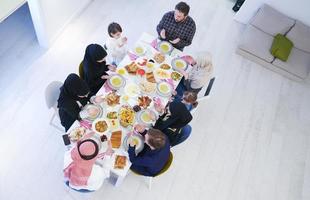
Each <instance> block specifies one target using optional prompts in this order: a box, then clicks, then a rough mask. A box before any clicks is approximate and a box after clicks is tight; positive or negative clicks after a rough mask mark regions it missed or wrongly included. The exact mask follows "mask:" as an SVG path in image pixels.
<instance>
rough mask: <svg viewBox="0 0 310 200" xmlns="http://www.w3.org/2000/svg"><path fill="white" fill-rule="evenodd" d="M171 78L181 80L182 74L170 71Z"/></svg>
mask: <svg viewBox="0 0 310 200" xmlns="http://www.w3.org/2000/svg"><path fill="white" fill-rule="evenodd" d="M171 78H172V79H173V80H174V81H179V80H181V78H182V74H180V73H179V72H175V71H174V72H171Z"/></svg>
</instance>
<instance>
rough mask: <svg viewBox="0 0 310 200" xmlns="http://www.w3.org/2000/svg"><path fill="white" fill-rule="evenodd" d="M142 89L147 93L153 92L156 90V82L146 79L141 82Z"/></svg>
mask: <svg viewBox="0 0 310 200" xmlns="http://www.w3.org/2000/svg"><path fill="white" fill-rule="evenodd" d="M139 86H140V88H141V91H142V92H143V93H145V94H153V93H154V92H155V90H156V83H151V82H148V81H144V82H141V83H139Z"/></svg>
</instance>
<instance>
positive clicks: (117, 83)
mask: <svg viewBox="0 0 310 200" xmlns="http://www.w3.org/2000/svg"><path fill="white" fill-rule="evenodd" d="M108 85H109V86H110V87H111V88H112V89H114V90H118V89H120V88H122V87H124V86H125V85H126V80H125V78H124V77H123V76H121V75H119V74H114V75H112V76H111V77H110V78H109V79H108Z"/></svg>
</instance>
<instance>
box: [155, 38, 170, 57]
mask: <svg viewBox="0 0 310 200" xmlns="http://www.w3.org/2000/svg"><path fill="white" fill-rule="evenodd" d="M165 48H166V49H165ZM157 49H158V51H160V52H161V53H163V54H170V53H171V51H172V50H173V46H172V45H171V44H170V43H169V42H167V41H160V42H159V43H158V44H157Z"/></svg>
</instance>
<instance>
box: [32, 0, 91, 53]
mask: <svg viewBox="0 0 310 200" xmlns="http://www.w3.org/2000/svg"><path fill="white" fill-rule="evenodd" d="M90 1H91V0H28V5H29V9H30V13H31V17H32V21H33V24H34V27H35V30H36V34H37V38H38V41H39V43H40V45H41V46H44V47H47V48H48V47H49V46H50V45H51V44H52V43H53V42H54V41H55V39H56V38H57V36H58V35H59V34H60V33H61V31H62V30H63V29H64V28H65V26H66V25H67V24H68V23H69V22H70V21H71V20H72V18H73V17H74V16H76V15H77V14H78V13H79V12H80V11H82V10H83V9H84V8H85V7H86V6H87V5H88V3H89V2H90Z"/></svg>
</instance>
